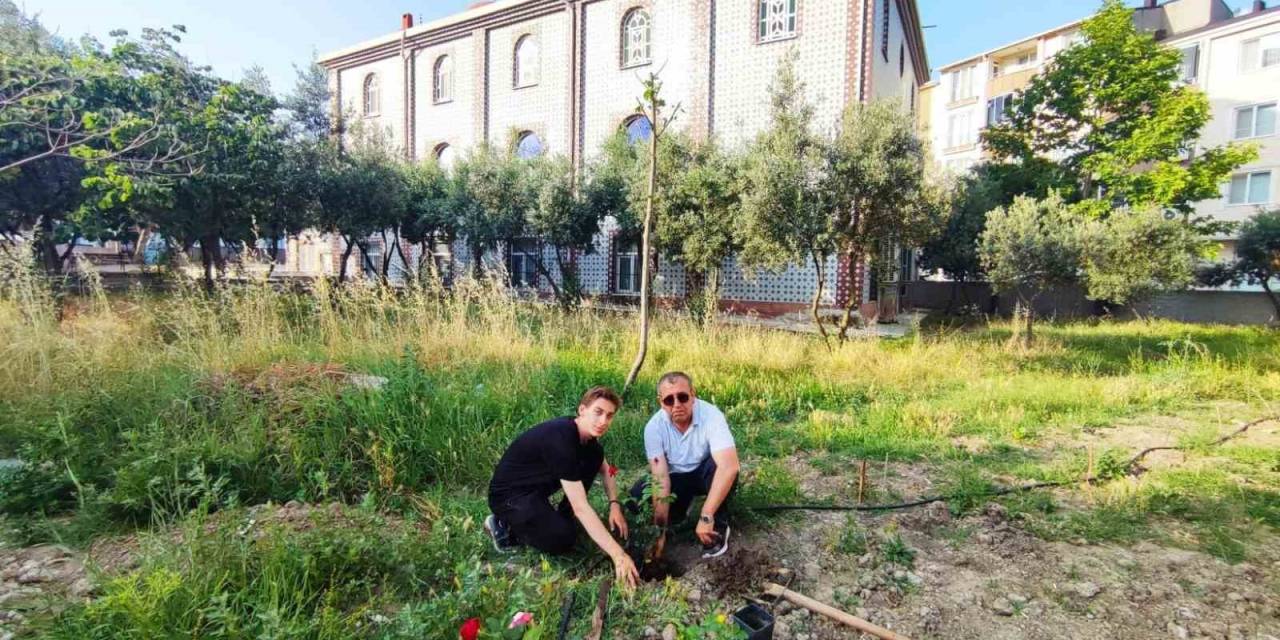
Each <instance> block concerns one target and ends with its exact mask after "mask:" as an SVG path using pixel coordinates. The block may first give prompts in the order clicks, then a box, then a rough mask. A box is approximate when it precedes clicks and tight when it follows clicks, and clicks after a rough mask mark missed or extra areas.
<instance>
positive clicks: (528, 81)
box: [513, 36, 538, 89]
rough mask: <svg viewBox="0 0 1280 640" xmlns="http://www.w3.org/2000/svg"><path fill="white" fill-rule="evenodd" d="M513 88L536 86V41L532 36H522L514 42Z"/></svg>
mask: <svg viewBox="0 0 1280 640" xmlns="http://www.w3.org/2000/svg"><path fill="white" fill-rule="evenodd" d="M513 77H514V82H515V87H516V88H517V89H519V88H520V87H529V86H533V85H535V84H538V41H537V40H535V39H534V38H533V36H523V37H521V38H520V39H519V40H517V41H516V51H515V72H514V74H513Z"/></svg>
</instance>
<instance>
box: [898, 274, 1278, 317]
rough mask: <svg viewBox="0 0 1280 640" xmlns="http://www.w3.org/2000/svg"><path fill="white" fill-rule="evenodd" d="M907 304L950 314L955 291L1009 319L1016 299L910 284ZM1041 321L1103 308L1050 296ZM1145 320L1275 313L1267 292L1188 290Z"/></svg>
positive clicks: (1144, 308)
mask: <svg viewBox="0 0 1280 640" xmlns="http://www.w3.org/2000/svg"><path fill="white" fill-rule="evenodd" d="M906 287H907V295H906V296H905V298H904V300H903V305H904V306H905V307H908V308H916V309H930V310H942V309H946V308H947V305H948V301H950V300H951V299H952V295H953V294H952V291H953V289H954V290H956V292H957V293H956V305H957V306H961V305H972V306H973V307H974V308H976V309H977V310H978V311H980V312H982V313H993V314H998V315H1004V316H1007V315H1009V314H1010V313H1012V312H1013V308H1014V305H1015V304H1016V301H1017V298H1016V297H1015V296H1014V295H1011V294H1003V295H999V296H993V294H992V291H991V286H990V285H988V284H987V283H985V282H977V283H967V284H961V285H958V286H954V287H953V284H952V283H950V282H933V281H917V282H910V283H907V285H906ZM1035 309H1036V313H1037V314H1038V315H1040V316H1042V317H1054V318H1063V319H1066V318H1083V317H1089V316H1093V315H1098V314H1100V313H1101V312H1102V307H1101V306H1100V305H1098V304H1097V303H1095V302H1093V301H1091V300H1088V299H1087V298H1085V297H1084V295H1083V294H1082V293H1081V292H1080V291H1079V290H1074V289H1072V290H1057V291H1050V292H1047V293H1045V294H1043V295H1042V296H1040V298H1039V299H1037V300H1036V304H1035ZM1136 310H1137V312H1138V314H1139V315H1141V316H1143V317H1154V318H1167V319H1170V320H1178V321H1182V322H1199V323H1220V324H1267V323H1268V322H1274V321H1275V308H1274V307H1273V306H1272V304H1271V301H1270V299H1269V298H1268V297H1267V294H1266V293H1263V292H1256V291H1183V292H1180V293H1174V294H1168V295H1162V296H1157V297H1155V298H1153V299H1152V300H1150V301H1149V302H1145V303H1141V304H1139V305H1137V308H1136Z"/></svg>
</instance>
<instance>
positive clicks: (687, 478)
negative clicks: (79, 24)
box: [627, 456, 738, 527]
mask: <svg viewBox="0 0 1280 640" xmlns="http://www.w3.org/2000/svg"><path fill="white" fill-rule="evenodd" d="M715 477H716V461H715V460H714V459H712V458H711V456H707V459H706V460H703V461H702V464H700V465H698V468H697V469H694V470H693V471H690V472H688V473H673V474H671V493H672V494H673V495H675V497H676V499H675V501H674V502H672V503H671V510H670V520H669V521H668V522H667V524H668V525H673V524H676V523H677V522H680V521H681V520H684V519H685V516H686V515H687V514H688V513H689V505H690V504H692V503H693V499H694V498H696V497H698V496H705V495H707V492H708V491H710V490H711V481H712V480H714V479H715ZM648 484H649V478H648V476H646V477H644V478H641V479H640V481H639V482H636V484H635V486H633V487H631V500H629V501H628V505H627V506H628V507H629V508H630V510H631V513H633V514H634V513H639V511H640V498H641V495H642V494H643V492H644V488H645V487H646V486H648ZM737 490H738V479H737V478H734V479H733V485H732V486H730V487H729V495H727V496H725V498H724V502H722V503H720V508H719V509H716V514H715V520H716V527H723V526H725V525H727V524H729V513H728V512H729V509H728V507H729V501H730V500H731V499H732V498H733V494H734V492H736V491H737Z"/></svg>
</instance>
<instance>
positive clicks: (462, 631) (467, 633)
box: [458, 618, 480, 640]
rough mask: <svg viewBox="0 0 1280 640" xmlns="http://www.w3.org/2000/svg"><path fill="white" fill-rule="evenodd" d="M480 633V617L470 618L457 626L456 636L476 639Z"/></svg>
mask: <svg viewBox="0 0 1280 640" xmlns="http://www.w3.org/2000/svg"><path fill="white" fill-rule="evenodd" d="M479 635H480V618H470V619H468V620H467V621H466V622H464V623H462V626H461V627H458V637H459V638H462V640H476V637H477V636H479Z"/></svg>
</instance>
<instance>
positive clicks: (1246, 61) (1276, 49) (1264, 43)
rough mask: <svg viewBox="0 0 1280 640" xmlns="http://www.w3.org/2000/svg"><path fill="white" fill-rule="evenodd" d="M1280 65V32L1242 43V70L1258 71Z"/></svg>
mask: <svg viewBox="0 0 1280 640" xmlns="http://www.w3.org/2000/svg"><path fill="white" fill-rule="evenodd" d="M1274 66H1280V33H1273V34H1270V35H1265V36H1262V37H1261V38H1254V39H1252V40H1245V41H1244V42H1242V43H1240V70H1241V71H1256V70H1258V69H1266V68H1268V67H1274Z"/></svg>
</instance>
